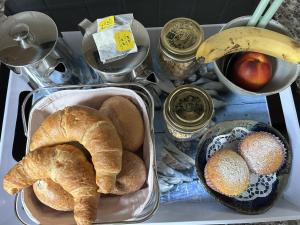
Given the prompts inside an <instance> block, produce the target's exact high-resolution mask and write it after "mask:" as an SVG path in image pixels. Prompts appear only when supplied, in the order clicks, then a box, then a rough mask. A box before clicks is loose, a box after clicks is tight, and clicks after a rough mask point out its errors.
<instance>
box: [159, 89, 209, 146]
mask: <svg viewBox="0 0 300 225" xmlns="http://www.w3.org/2000/svg"><path fill="white" fill-rule="evenodd" d="M213 114H214V106H213V101H212V98H211V97H210V96H209V95H208V94H207V93H206V92H205V91H204V90H203V89H201V88H199V87H197V86H195V85H182V86H180V87H178V88H176V89H175V90H174V91H173V92H172V93H170V94H169V96H168V97H167V99H166V101H165V103H164V108H163V116H164V120H165V123H166V127H167V130H168V131H169V133H170V134H171V135H172V136H173V137H174V139H176V140H178V141H190V140H193V139H195V138H198V137H200V136H201V135H202V134H203V133H204V132H205V131H206V130H207V128H208V126H209V124H210V123H211V119H212V117H213Z"/></svg>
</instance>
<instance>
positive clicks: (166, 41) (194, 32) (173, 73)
mask: <svg viewBox="0 0 300 225" xmlns="http://www.w3.org/2000/svg"><path fill="white" fill-rule="evenodd" d="M203 38H204V33H203V30H202V28H201V26H200V25H199V24H198V23H197V22H196V21H194V20H191V19H188V18H175V19H173V20H170V21H169V22H168V23H166V24H165V26H164V27H163V29H162V31H161V33H160V40H159V45H158V55H159V61H160V65H161V69H162V72H163V73H164V74H166V75H167V76H169V78H170V79H179V80H184V79H186V78H188V76H189V75H192V74H193V73H194V72H195V71H196V70H198V69H199V66H200V61H199V60H197V59H196V52H197V49H198V47H199V46H200V44H201V43H202V41H203Z"/></svg>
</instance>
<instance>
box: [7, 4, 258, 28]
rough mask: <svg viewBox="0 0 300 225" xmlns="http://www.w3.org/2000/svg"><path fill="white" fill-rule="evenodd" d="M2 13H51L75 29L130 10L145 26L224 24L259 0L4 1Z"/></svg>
mask: <svg viewBox="0 0 300 225" xmlns="http://www.w3.org/2000/svg"><path fill="white" fill-rule="evenodd" d="M6 1H7V2H6V13H7V14H13V13H17V12H21V11H28V10H35V11H41V12H44V13H46V14H48V15H49V16H51V17H52V18H53V19H54V20H55V22H56V24H57V25H58V27H59V29H60V31H67V30H77V24H78V23H79V22H80V21H81V20H82V19H83V18H88V19H90V20H94V19H96V18H101V17H104V16H108V15H111V14H120V13H129V12H133V14H134V17H135V18H136V19H138V20H139V21H140V22H142V23H143V24H144V25H145V26H146V27H154V26H163V24H164V23H165V22H166V21H168V20H170V19H171V18H174V17H179V16H185V17H190V18H193V19H195V20H197V21H198V22H199V23H200V24H212V23H225V22H227V21H229V20H231V19H233V18H236V17H238V16H242V15H248V14H251V13H252V12H253V11H254V9H255V7H256V5H257V3H258V2H259V0H6Z"/></svg>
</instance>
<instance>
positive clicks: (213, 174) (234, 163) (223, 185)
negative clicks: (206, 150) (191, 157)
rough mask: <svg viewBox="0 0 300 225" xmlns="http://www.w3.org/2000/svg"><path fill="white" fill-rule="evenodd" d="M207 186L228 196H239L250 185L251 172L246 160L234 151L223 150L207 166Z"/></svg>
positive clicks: (205, 173) (205, 172)
mask: <svg viewBox="0 0 300 225" xmlns="http://www.w3.org/2000/svg"><path fill="white" fill-rule="evenodd" d="M204 176H205V180H206V184H207V185H208V186H209V187H210V188H211V189H213V190H214V191H216V192H219V193H221V194H224V195H226V196H238V195H240V194H241V193H243V192H244V191H245V190H246V189H247V188H248V185H249V183H250V172H249V169H248V166H247V163H246V162H245V160H244V159H243V158H242V157H241V156H240V155H239V154H237V153H236V152H235V151H233V150H229V149H221V150H219V151H218V152H216V153H215V154H214V155H213V156H212V157H211V158H210V159H209V160H208V161H207V164H206V166H205V171H204Z"/></svg>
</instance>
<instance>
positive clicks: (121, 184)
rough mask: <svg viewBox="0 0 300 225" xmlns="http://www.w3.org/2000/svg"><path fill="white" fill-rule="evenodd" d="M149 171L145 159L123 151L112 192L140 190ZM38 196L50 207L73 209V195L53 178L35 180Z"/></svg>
mask: <svg viewBox="0 0 300 225" xmlns="http://www.w3.org/2000/svg"><path fill="white" fill-rule="evenodd" d="M146 178H147V171H146V167H145V163H144V162H143V160H142V159H141V158H140V157H138V156H137V155H135V154H134V153H131V152H129V151H124V152H123V161H122V170H121V172H120V173H119V174H118V176H117V182H116V186H115V188H114V189H113V190H112V191H111V194H116V195H125V194H129V193H132V192H135V191H137V190H139V189H140V188H141V187H142V186H143V185H144V183H145V181H146ZM33 190H34V193H35V194H36V196H37V198H38V199H39V200H40V201H41V202H42V203H44V204H45V205H48V206H49V207H51V208H53V209H56V210H61V211H72V210H73V207H74V203H73V197H72V196H71V195H70V194H69V193H68V192H66V191H65V190H64V189H63V188H62V187H61V186H60V185H59V184H57V183H55V182H53V181H52V180H46V181H43V180H42V181H39V182H35V184H34V185H33Z"/></svg>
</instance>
